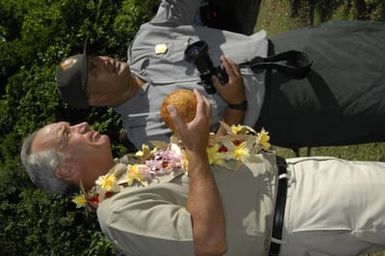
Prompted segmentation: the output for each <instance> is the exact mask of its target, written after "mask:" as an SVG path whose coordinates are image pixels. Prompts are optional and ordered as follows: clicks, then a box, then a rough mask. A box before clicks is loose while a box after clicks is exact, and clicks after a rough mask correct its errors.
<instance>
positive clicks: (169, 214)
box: [97, 183, 194, 256]
mask: <svg viewBox="0 0 385 256" xmlns="http://www.w3.org/2000/svg"><path fill="white" fill-rule="evenodd" d="M178 187H180V186H178V185H176V184H171V183H167V184H166V185H164V184H160V185H154V186H151V187H146V188H138V189H135V190H134V191H132V190H131V191H128V192H124V191H122V192H120V193H118V194H116V195H114V196H113V197H111V198H109V199H106V200H105V201H103V202H102V203H101V204H100V206H99V208H98V212H97V214H98V220H99V223H100V227H101V229H102V231H103V232H104V233H105V234H106V235H107V236H108V237H109V238H110V240H111V241H112V242H113V243H114V244H115V246H117V247H118V248H119V249H120V250H121V251H122V252H124V253H125V254H126V255H167V256H170V255H194V245H193V233H192V222H191V216H190V214H189V212H188V211H187V210H186V208H185V206H184V205H185V200H186V197H185V196H183V194H184V191H179V190H180V188H178ZM170 188H171V189H170Z"/></svg>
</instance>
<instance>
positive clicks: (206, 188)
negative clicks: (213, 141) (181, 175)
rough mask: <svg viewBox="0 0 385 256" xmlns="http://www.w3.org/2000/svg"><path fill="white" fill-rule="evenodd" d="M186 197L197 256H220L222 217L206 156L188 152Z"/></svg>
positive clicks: (222, 248) (223, 220)
mask: <svg viewBox="0 0 385 256" xmlns="http://www.w3.org/2000/svg"><path fill="white" fill-rule="evenodd" d="M188 160H189V179H190V187H189V195H188V199H187V205H186V208H187V210H188V211H189V212H190V214H191V216H192V223H193V234H194V247H195V254H196V255H222V254H223V253H224V252H225V251H226V238H225V218H224V212H223V208H222V203H221V199H220V196H219V192H218V189H217V186H216V183H215V179H214V177H213V175H212V173H211V169H210V166H209V164H208V159H207V154H206V153H205V152H204V153H195V152H188Z"/></svg>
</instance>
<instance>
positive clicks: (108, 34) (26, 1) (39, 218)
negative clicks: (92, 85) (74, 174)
mask: <svg viewBox="0 0 385 256" xmlns="http://www.w3.org/2000/svg"><path fill="white" fill-rule="evenodd" d="M139 3H140V5H139ZM157 3H158V1H156V0H147V1H145V2H144V4H143V3H142V2H139V1H132V0H125V1H123V0H118V1H115V0H114V1H113V0H98V1H96V0H88V1H84V0H64V1H63V0H47V1H41V0H14V1H8V0H0V16H1V19H2V20H1V23H0V51H1V53H2V57H1V58H0V84H1V88H0V96H1V98H0V134H1V137H0V189H1V191H2V193H1V195H0V227H1V228H0V255H18V256H19V255H39V256H40V255H77V256H78V255H111V254H115V253H116V251H115V250H114V248H112V245H111V243H110V242H108V241H107V240H106V238H105V237H104V235H103V234H102V233H101V232H100V229H99V226H98V223H97V219H96V216H95V214H93V213H90V214H86V213H85V212H84V211H83V210H79V209H75V207H74V205H73V204H72V203H71V202H70V200H69V199H68V198H64V197H60V196H53V195H47V194H44V193H43V192H41V191H39V190H37V189H36V188H35V186H34V185H33V184H32V183H31V182H30V181H29V179H28V177H27V175H26V174H25V172H24V170H23V167H22V166H21V164H20V159H19V152H20V147H21V143H22V140H23V138H25V137H26V136H27V135H28V134H29V133H31V132H32V131H34V130H36V129H38V128H39V127H41V126H43V125H45V124H47V123H50V122H54V121H59V120H66V121H69V122H71V123H77V122H80V121H88V122H89V123H90V124H91V125H92V126H93V127H94V128H95V129H97V130H99V131H101V132H107V133H108V134H109V135H110V137H111V140H112V142H113V143H114V144H118V142H119V137H118V136H119V131H120V129H121V121H120V118H119V116H118V115H117V114H115V113H114V112H113V111H112V110H110V109H107V108H106V109H91V110H84V111H78V110H76V111H75V110H74V109H72V108H71V107H69V106H66V105H64V104H63V103H62V102H61V101H60V99H59V97H58V94H57V91H56V85H55V69H56V65H57V63H59V62H60V60H62V59H63V58H65V57H67V56H69V55H72V54H75V53H78V52H79V51H81V50H82V48H83V43H84V40H85V38H87V37H88V38H90V41H91V42H93V43H95V44H97V46H98V51H99V53H101V54H106V55H110V56H114V57H118V58H120V59H124V58H125V54H126V49H127V45H128V44H129V41H130V40H131V39H132V37H133V34H134V33H135V31H136V30H137V29H138V27H139V26H140V23H143V22H145V21H146V20H147V19H149V18H150V17H151V16H152V15H153V14H154V6H156V5H157ZM132 10H135V12H133V13H131V12H132ZM113 152H114V154H116V155H118V154H119V155H121V154H123V153H125V152H127V149H126V148H124V147H123V146H121V145H117V146H115V147H114V149H113Z"/></svg>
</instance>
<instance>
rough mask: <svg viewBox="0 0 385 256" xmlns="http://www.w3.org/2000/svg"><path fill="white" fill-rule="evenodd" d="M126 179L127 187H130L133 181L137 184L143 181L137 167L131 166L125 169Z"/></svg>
mask: <svg viewBox="0 0 385 256" xmlns="http://www.w3.org/2000/svg"><path fill="white" fill-rule="evenodd" d="M126 179H127V184H128V185H129V186H131V185H132V183H134V181H135V180H136V181H139V182H140V181H142V180H143V175H142V174H141V173H140V171H139V168H138V166H137V165H131V166H129V167H128V168H127V176H126Z"/></svg>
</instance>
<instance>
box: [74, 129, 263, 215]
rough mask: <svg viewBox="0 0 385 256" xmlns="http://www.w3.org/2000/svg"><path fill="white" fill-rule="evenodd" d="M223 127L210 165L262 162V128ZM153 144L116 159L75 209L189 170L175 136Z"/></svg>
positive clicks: (212, 145)
mask: <svg viewBox="0 0 385 256" xmlns="http://www.w3.org/2000/svg"><path fill="white" fill-rule="evenodd" d="M221 126H222V127H224V128H225V130H226V133H227V134H226V135H225V136H217V135H214V134H210V136H209V142H208V147H207V155H208V159H209V164H210V165H216V166H221V167H224V168H226V169H228V170H237V169H238V168H239V166H240V165H241V164H242V163H244V162H260V161H261V156H260V154H259V153H261V151H268V150H269V149H270V143H269V140H270V136H269V133H268V132H267V131H265V130H264V129H263V128H262V130H261V131H260V132H259V133H257V132H255V131H254V130H253V129H252V128H250V127H248V126H244V125H233V126H231V127H230V126H228V125H226V124H225V123H221ZM153 144H154V145H155V147H154V148H153V149H150V148H149V147H148V146H147V145H143V146H142V150H140V151H138V152H136V153H135V154H134V155H127V156H125V157H123V158H122V159H121V160H117V159H115V161H116V162H117V163H116V165H115V166H114V167H112V168H111V169H110V170H109V171H108V172H107V174H105V175H103V176H100V177H99V178H98V179H97V180H96V182H95V186H94V187H93V188H92V189H91V190H89V191H85V189H84V188H83V186H82V185H81V186H80V188H81V191H80V193H79V194H77V195H75V196H74V198H73V199H72V201H73V202H74V203H75V204H76V207H77V208H79V207H86V208H88V209H90V210H95V209H97V207H98V205H99V204H100V203H101V202H102V201H103V200H104V199H106V198H108V197H111V196H113V195H115V194H116V193H119V192H120V191H121V190H122V189H123V188H124V187H131V186H139V187H146V186H149V185H150V184H152V183H154V182H155V181H156V180H157V179H158V178H159V177H161V176H164V175H169V174H172V172H175V173H176V172H179V173H180V171H183V172H187V171H188V161H187V157H186V154H185V152H184V150H183V145H182V144H181V142H180V141H178V139H177V138H176V137H175V136H172V137H171V139H170V143H168V144H167V143H165V142H160V141H154V142H153Z"/></svg>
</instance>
